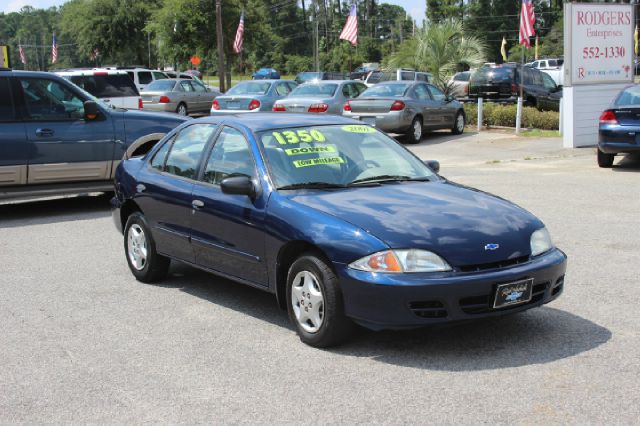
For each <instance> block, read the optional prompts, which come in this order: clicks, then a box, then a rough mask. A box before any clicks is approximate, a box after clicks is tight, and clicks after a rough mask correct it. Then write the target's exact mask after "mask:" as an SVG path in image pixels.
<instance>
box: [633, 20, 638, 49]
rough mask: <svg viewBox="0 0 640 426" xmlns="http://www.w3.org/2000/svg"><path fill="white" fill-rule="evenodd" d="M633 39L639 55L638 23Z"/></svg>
mask: <svg viewBox="0 0 640 426" xmlns="http://www.w3.org/2000/svg"><path fill="white" fill-rule="evenodd" d="M633 41H634V42H635V43H634V48H633V49H634V51H635V52H636V56H637V55H638V25H636V30H635V31H634V33H633Z"/></svg>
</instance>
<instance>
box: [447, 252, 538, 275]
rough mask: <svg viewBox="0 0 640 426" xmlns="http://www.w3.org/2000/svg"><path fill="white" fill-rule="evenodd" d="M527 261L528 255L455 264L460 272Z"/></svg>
mask: <svg viewBox="0 0 640 426" xmlns="http://www.w3.org/2000/svg"><path fill="white" fill-rule="evenodd" d="M528 261H529V256H520V257H514V258H513V259H505V260H501V261H499V262H491V263H480V264H477V265H464V266H457V267H456V268H457V269H458V270H459V271H460V272H480V271H486V270H488V269H500V268H506V267H508V266H513V265H519V264H521V263H527V262H528Z"/></svg>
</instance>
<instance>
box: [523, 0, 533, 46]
mask: <svg viewBox="0 0 640 426" xmlns="http://www.w3.org/2000/svg"><path fill="white" fill-rule="evenodd" d="M535 23H536V14H535V13H534V12H533V3H532V1H531V0H522V9H520V37H519V41H520V44H521V45H523V46H524V47H526V48H527V49H528V48H530V47H531V41H530V40H529V38H530V37H533V36H534V35H536V30H535V29H534V28H533V26H534V25H535Z"/></svg>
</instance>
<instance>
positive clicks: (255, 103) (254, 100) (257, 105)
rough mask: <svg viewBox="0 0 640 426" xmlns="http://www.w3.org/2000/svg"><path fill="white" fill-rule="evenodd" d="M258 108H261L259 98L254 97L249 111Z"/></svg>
mask: <svg viewBox="0 0 640 426" xmlns="http://www.w3.org/2000/svg"><path fill="white" fill-rule="evenodd" d="M258 108H260V101H259V100H257V99H252V100H251V102H249V111H253V110H254V109H258Z"/></svg>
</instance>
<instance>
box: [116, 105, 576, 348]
mask: <svg viewBox="0 0 640 426" xmlns="http://www.w3.org/2000/svg"><path fill="white" fill-rule="evenodd" d="M437 169H438V165H437V162H433V161H432V162H426V163H425V162H423V161H421V160H419V159H418V158H417V157H415V156H414V155H413V154H412V153H411V152H410V151H408V150H407V149H405V148H404V147H403V146H402V145H400V144H399V143H397V142H396V141H395V140H394V139H392V138H390V137H389V136H387V135H386V134H384V133H382V132H380V131H378V130H376V129H375V128H373V127H370V126H367V125H363V124H362V123H361V122H358V121H355V120H351V119H347V118H343V117H339V116H312V115H311V116H310V115H306V114H305V115H303V114H288V113H284V114H269V113H266V114H264V113H258V114H244V115H239V116H224V117H207V118H203V119H198V120H192V121H190V122H188V123H185V124H184V125H182V126H180V127H178V128H177V129H175V130H174V131H173V132H171V133H169V134H168V135H167V136H166V137H165V138H163V139H162V140H161V141H160V142H159V143H158V144H157V145H156V146H155V147H154V148H153V149H152V150H150V151H149V152H148V153H147V154H145V155H143V156H140V157H133V158H130V159H128V160H125V161H122V162H121V163H120V165H119V167H118V169H117V172H116V177H115V190H116V196H115V197H114V198H113V200H112V206H113V219H114V221H115V224H116V226H117V228H118V229H119V230H120V231H121V232H122V233H123V234H124V251H125V257H126V260H127V262H128V265H129V268H130V270H131V272H132V273H133V275H134V276H135V277H136V278H137V279H138V280H140V281H143V282H154V281H158V280H161V279H163V278H164V277H165V276H166V275H167V273H168V268H169V263H170V262H171V261H172V260H174V261H180V262H184V263H187V264H189V265H193V266H195V267H197V268H200V269H203V270H206V271H210V272H213V273H215V274H218V275H221V276H224V277H227V278H230V279H232V280H235V281H238V282H241V283H244V284H247V285H250V286H253V287H256V288H259V289H263V290H265V291H269V292H271V293H274V294H275V295H276V297H277V300H278V302H279V304H280V306H281V307H282V308H283V309H286V310H288V313H289V317H290V319H291V321H292V323H293V324H294V325H295V328H296V330H297V332H298V334H299V336H300V338H301V340H302V341H303V342H305V343H307V344H310V345H313V346H317V347H327V346H331V345H335V344H338V343H340V342H343V341H344V340H345V339H347V338H348V337H349V335H350V333H351V331H352V330H353V329H354V327H355V325H356V324H359V325H362V326H365V327H368V328H371V329H401V328H407V327H417V326H423V325H429V324H435V323H441V322H447V321H456V320H470V319H478V318H483V317H491V316H499V315H505V314H508V313H514V312H519V311H523V310H526V309H529V308H532V307H536V306H540V305H542V304H545V303H548V302H550V301H551V300H553V299H555V298H557V297H558V296H559V295H560V294H561V293H562V290H563V284H564V274H565V268H566V256H565V254H564V253H563V252H562V251H560V250H559V249H557V248H556V247H554V245H553V243H552V241H551V238H550V236H549V233H548V232H547V230H546V228H545V227H544V224H543V223H542V222H541V221H540V220H539V219H537V218H536V217H535V216H533V215H532V214H531V213H528V212H527V211H525V210H523V209H522V208H520V207H518V206H516V205H514V204H512V203H510V202H508V201H506V200H503V199H501V198H498V197H495V196H492V195H489V194H486V193H484V192H481V191H477V190H474V189H471V188H467V187H463V186H460V185H457V184H455V183H452V182H449V181H447V180H445V179H443V178H441V177H440V176H438V174H437V173H436V171H437Z"/></svg>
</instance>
